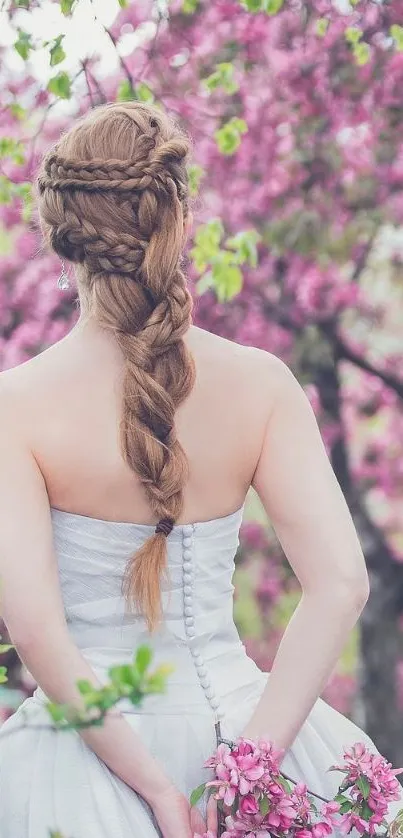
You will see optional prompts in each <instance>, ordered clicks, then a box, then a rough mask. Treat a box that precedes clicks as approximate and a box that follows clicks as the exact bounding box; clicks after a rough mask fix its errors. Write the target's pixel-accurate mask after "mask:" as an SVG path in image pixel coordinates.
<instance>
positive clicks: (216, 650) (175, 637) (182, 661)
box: [36, 506, 261, 718]
mask: <svg viewBox="0 0 403 838" xmlns="http://www.w3.org/2000/svg"><path fill="white" fill-rule="evenodd" d="M242 514H243V506H242V507H241V508H240V509H238V510H236V511H235V512H233V513H232V514H230V515H227V516H225V517H222V518H216V519H213V520H210V521H204V522H201V523H193V524H183V525H181V524H179V525H176V526H174V528H173V530H172V532H171V533H170V535H169V536H168V537H167V573H166V574H165V575H164V577H163V579H162V582H161V600H162V610H163V620H162V622H161V624H160V626H159V627H158V629H157V630H156V631H155V632H154V633H153V634H151V635H150V634H149V632H148V629H147V625H146V623H145V620H144V618H143V617H142V616H141V615H140V614H139V613H138V612H137V613H136V612H133V613H131V612H128V611H127V609H126V607H125V601H124V598H123V597H122V593H121V586H122V578H123V572H124V569H125V567H126V563H127V561H128V559H129V558H130V556H131V555H132V554H133V553H135V552H136V550H138V548H139V547H141V545H142V544H143V543H144V541H145V540H146V538H147V537H148V536H149V535H151V534H152V533H153V531H154V529H155V528H154V525H146V524H134V523H122V522H113V521H104V520H100V519H96V518H90V517H86V516H84V515H78V514H75V513H70V512H64V511H61V510H58V509H55V508H52V509H51V516H52V525H53V533H54V547H55V551H56V555H57V561H58V567H59V577H60V585H61V590H62V596H63V602H64V607H65V614H66V619H67V623H68V626H69V630H70V633H71V635H72V637H73V639H74V641H75V643H76V644H77V646H78V647H79V649H80V650H81V652H82V654H83V655H84V657H85V658H86V659H87V660H88V662H89V663H90V664H91V665H92V667H93V668H94V670H95V671H96V673H97V675H98V677H99V678H100V679H101V680H102V681H104V680H107V670H108V668H109V667H110V666H112V665H115V664H120V663H125V662H129V661H130V660H131V659H132V657H133V654H134V652H135V650H136V648H137V647H138V646H139V645H140V644H143V643H147V644H148V645H149V646H151V648H152V650H153V665H158V664H160V663H168V664H171V665H172V666H173V667H174V671H173V673H172V675H171V676H170V677H169V680H168V689H167V693H166V694H165V695H164V696H163V697H161V696H154V697H151V698H148V699H147V701H146V702H144V708H145V711H146V712H147V713H149V712H153V711H155V712H161V711H162V712H163V713H164V714H166V713H177V712H181V709H184V707H185V706H186V712H187V713H197V714H199V713H207V714H211V713H213V714H214V716H215V717H218V718H220V716H222V715H223V713H224V709H225V702H226V699H228V701H229V700H230V696H231V694H233V692H234V690H237V689H239V687H240V685H242V687H243V688H245V687H246V688H248V685H251V684H255V683H256V679H257V678H259V675H260V674H261V673H260V672H259V670H258V669H257V667H256V666H255V664H254V663H253V661H252V660H251V659H250V658H248V656H247V654H246V651H245V648H244V646H243V644H242V643H241V640H240V638H239V635H238V631H237V629H236V626H235V624H234V620H233V592H234V586H233V573H234V567H235V565H234V558H235V554H236V551H237V547H238V544H239V529H240V525H241V521H242ZM224 666H225V676H224V675H223V672H224ZM36 696H37V697H41V696H42V697H43V694H42V692H41V690H40V689H38V690H37V691H36ZM161 702H163V703H161ZM131 709H132V710H133V708H131ZM137 712H142V710H141V709H140V710H139V709H138V708H136V713H137Z"/></svg>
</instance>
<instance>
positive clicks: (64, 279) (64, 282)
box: [57, 262, 70, 291]
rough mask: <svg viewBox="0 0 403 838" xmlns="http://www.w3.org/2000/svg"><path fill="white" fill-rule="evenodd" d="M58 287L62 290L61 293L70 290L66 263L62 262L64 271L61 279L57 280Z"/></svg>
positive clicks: (61, 273)
mask: <svg viewBox="0 0 403 838" xmlns="http://www.w3.org/2000/svg"><path fill="white" fill-rule="evenodd" d="M57 287H58V288H60V290H61V291H66V289H67V288H70V279H69V275H68V273H67V271H66V265H65V264H64V262H62V270H61V272H60V276H59V279H58V280H57Z"/></svg>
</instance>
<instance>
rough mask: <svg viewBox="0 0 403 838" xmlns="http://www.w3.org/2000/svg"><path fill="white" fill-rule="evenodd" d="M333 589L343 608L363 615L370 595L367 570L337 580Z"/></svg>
mask: <svg viewBox="0 0 403 838" xmlns="http://www.w3.org/2000/svg"><path fill="white" fill-rule="evenodd" d="M332 587H333V591H332V593H333V596H334V597H336V598H337V600H338V601H339V602H340V605H341V607H342V608H346V609H347V610H348V611H351V612H354V613H356V614H361V611H362V610H363V608H364V606H365V604H366V602H367V600H368V597H369V594H370V587H369V578H368V573H367V570H366V568H364V569H363V570H360V571H358V572H357V573H353V574H349V575H347V577H342V578H341V579H337V580H335V581H334V584H333V586H332Z"/></svg>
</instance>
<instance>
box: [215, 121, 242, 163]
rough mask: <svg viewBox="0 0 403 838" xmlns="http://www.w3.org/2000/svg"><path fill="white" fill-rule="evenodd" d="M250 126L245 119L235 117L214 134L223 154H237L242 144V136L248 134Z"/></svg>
mask: <svg viewBox="0 0 403 838" xmlns="http://www.w3.org/2000/svg"><path fill="white" fill-rule="evenodd" d="M247 130H248V126H247V124H246V122H245V120H244V119H239V117H237V116H233V117H232V119H230V120H229V121H228V122H226V123H225V124H224V125H222V126H221V128H218V130H217V131H215V133H214V137H215V140H216V142H217V145H218V148H219V150H220V151H221V153H222V154H225V155H231V154H235V152H236V151H237V149H238V148H239V146H240V144H241V137H242V134H246V132H247Z"/></svg>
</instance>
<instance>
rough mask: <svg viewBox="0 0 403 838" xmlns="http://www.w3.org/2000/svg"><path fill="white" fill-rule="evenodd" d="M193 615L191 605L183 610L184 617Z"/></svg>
mask: <svg viewBox="0 0 403 838" xmlns="http://www.w3.org/2000/svg"><path fill="white" fill-rule="evenodd" d="M192 614H193V608H192V606H191V605H187V606H186V608H185V615H186V617H191V616H192Z"/></svg>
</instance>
